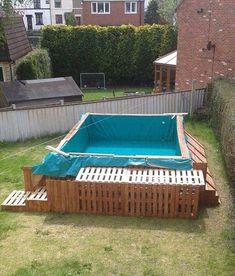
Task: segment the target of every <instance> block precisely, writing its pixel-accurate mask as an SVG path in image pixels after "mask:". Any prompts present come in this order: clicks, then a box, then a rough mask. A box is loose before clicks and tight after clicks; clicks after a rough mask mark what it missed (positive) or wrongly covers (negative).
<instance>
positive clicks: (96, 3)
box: [91, 1, 110, 14]
mask: <svg viewBox="0 0 235 276" xmlns="http://www.w3.org/2000/svg"><path fill="white" fill-rule="evenodd" d="M93 4H95V5H96V12H94V11H93ZM98 4H103V5H104V7H105V4H108V5H109V11H108V12H106V11H104V12H98ZM91 14H110V2H108V1H103V2H100V1H99V2H91Z"/></svg>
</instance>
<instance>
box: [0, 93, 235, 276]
mask: <svg viewBox="0 0 235 276" xmlns="http://www.w3.org/2000/svg"><path fill="white" fill-rule="evenodd" d="M102 97H103V95H102ZM186 128H187V130H188V131H189V132H190V133H191V134H192V135H194V136H195V137H196V138H198V139H199V141H200V142H201V143H203V144H204V145H205V147H206V153H207V157H208V162H209V166H210V169H211V172H212V174H213V175H214V178H215V180H216V183H217V187H218V191H219V194H220V196H221V205H220V206H219V207H214V208H205V209H203V210H201V211H200V215H199V218H198V219H197V220H181V219H159V218H147V217H139V218H134V217H108V216H106V217H105V216H92V215H89V216H88V215H77V214H76V215H66V214H42V213H40V214H39V213H11V212H2V211H1V212H0V256H1V260H0V271H1V273H0V274H1V275H234V274H235V246H234V241H235V239H234V229H233V228H232V227H233V222H234V217H233V216H234V210H233V202H232V191H231V187H230V185H229V182H228V179H227V177H226V173H225V169H224V163H223V158H222V155H221V152H220V147H219V143H218V142H217V140H216V138H215V136H214V134H213V131H212V130H211V129H210V128H209V126H208V125H207V124H206V123H204V122H199V121H196V120H191V121H187V122H186ZM48 140H51V141H50V142H47V141H48ZM60 140H61V138H60V139H56V138H55V136H54V137H46V138H43V139H37V140H30V141H26V142H24V143H1V144H0V183H1V186H0V201H1V202H2V201H3V200H4V199H5V197H6V196H7V195H8V194H9V193H10V192H11V191H12V190H14V189H22V188H23V184H22V183H23V181H22V173H21V167H22V166H23V165H32V164H35V163H37V162H39V161H40V160H41V159H42V157H43V156H44V154H45V153H46V150H45V145H47V144H50V145H52V146H55V145H57V144H58V142H59V141H60ZM38 144H40V146H36V147H34V146H35V145H38ZM8 157H9V158H8Z"/></svg>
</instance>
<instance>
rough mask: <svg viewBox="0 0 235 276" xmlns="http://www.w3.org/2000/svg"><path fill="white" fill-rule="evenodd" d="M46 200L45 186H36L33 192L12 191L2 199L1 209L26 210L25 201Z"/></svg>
mask: <svg viewBox="0 0 235 276" xmlns="http://www.w3.org/2000/svg"><path fill="white" fill-rule="evenodd" d="M28 201H34V202H35V203H36V202H47V190H46V188H45V187H40V188H38V189H37V190H36V191H35V192H27V191H26V192H25V191H13V192H11V193H10V195H9V196H8V197H7V198H6V199H5V200H4V201H3V203H2V204H1V207H2V209H3V210H12V211H27V202H28Z"/></svg>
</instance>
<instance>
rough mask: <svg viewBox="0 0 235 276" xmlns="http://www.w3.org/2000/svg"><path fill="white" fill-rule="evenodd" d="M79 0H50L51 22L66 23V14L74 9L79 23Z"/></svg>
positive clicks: (78, 23)
mask: <svg viewBox="0 0 235 276" xmlns="http://www.w3.org/2000/svg"><path fill="white" fill-rule="evenodd" d="M81 1H82V0H52V1H51V18H52V20H51V21H52V24H66V16H69V14H71V13H73V12H74V9H76V15H75V13H74V15H75V16H76V20H77V25H80V24H81V15H82V14H81V8H82V5H81ZM79 12H80V13H79Z"/></svg>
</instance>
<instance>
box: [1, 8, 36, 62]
mask: <svg viewBox="0 0 235 276" xmlns="http://www.w3.org/2000/svg"><path fill="white" fill-rule="evenodd" d="M0 24H2V27H3V33H4V40H5V41H4V42H3V43H1V44H0V61H7V62H11V61H16V60H17V59H19V58H21V57H23V56H25V55H26V54H27V53H29V52H30V51H31V50H32V48H31V46H30V44H29V40H28V37H27V34H26V30H25V26H24V22H23V18H22V16H20V15H14V16H4V15H3V13H1V14H0Z"/></svg>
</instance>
